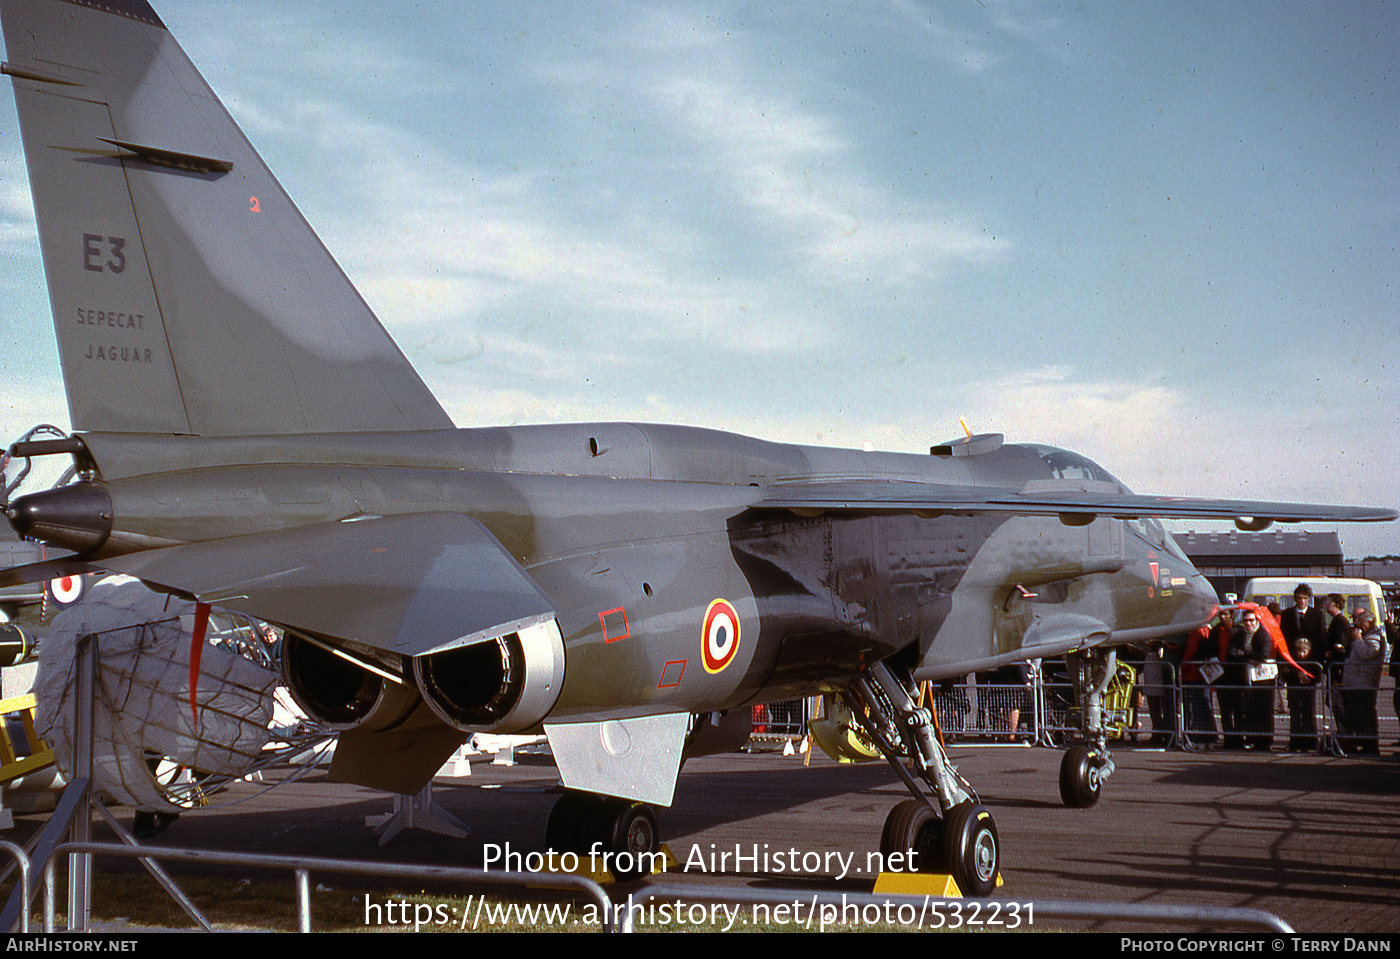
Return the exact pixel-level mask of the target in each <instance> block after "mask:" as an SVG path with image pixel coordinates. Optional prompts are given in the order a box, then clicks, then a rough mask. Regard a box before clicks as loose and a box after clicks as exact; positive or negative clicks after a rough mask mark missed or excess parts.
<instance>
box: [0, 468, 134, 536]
mask: <svg viewBox="0 0 1400 959" xmlns="http://www.w3.org/2000/svg"><path fill="white" fill-rule="evenodd" d="M5 516H6V517H8V518H9V520H10V525H11V526H12V527H14V530H15V532H16V533H18V534H19V535H20V536H22V537H24V538H25V539H33V540H38V541H40V542H42V543H48V544H49V545H50V546H58V547H61V548H63V549H71V550H72V551H73V552H75V553H92V552H96V551H97V550H98V549H101V548H102V546H103V544H104V543H106V542H107V537H109V536H110V535H111V533H112V498H111V496H109V495H108V494H107V491H106V490H105V489H103V488H102V487H101V486H99V485H97V484H96V483H72V484H70V485H68V486H60V487H59V488H58V489H50V490H42V491H41V492H38V493H30V494H28V495H27V496H21V497H20V498H19V499H17V500H15V501H14V502H13V503H10V504H9V505H8V506H7V507H5Z"/></svg>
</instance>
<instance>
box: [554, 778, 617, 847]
mask: <svg viewBox="0 0 1400 959" xmlns="http://www.w3.org/2000/svg"><path fill="white" fill-rule="evenodd" d="M604 801H605V800H604V799H603V797H602V796H598V795H595V794H594V793H584V792H574V791H572V790H566V791H565V793H564V795H562V796H560V797H559V799H558V801H557V802H555V804H554V808H553V809H551V810H550V811H549V821H548V822H547V823H546V824H545V827H544V842H545V845H546V846H547V847H549V848H550V849H553V850H556V851H558V852H576V853H584V852H587V851H588V847H589V846H590V845H592V843H593V842H594V840H595V839H596V840H599V841H602V840H603V837H602V836H599V835H595V834H594V833H595V831H596V827H595V824H596V822H597V820H598V818H599V817H598V809H599V807H601V806H602V805H603V803H604Z"/></svg>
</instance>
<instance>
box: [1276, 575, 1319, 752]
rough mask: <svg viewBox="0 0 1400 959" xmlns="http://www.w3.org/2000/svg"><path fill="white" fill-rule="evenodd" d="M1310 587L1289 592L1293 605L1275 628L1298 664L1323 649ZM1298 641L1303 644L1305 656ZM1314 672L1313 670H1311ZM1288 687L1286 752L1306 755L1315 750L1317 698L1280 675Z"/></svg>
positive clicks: (1298, 681)
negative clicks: (1303, 642)
mask: <svg viewBox="0 0 1400 959" xmlns="http://www.w3.org/2000/svg"><path fill="white" fill-rule="evenodd" d="M1312 598H1313V594H1312V587H1311V586H1309V585H1308V584H1307V583H1299V584H1298V588H1297V589H1295V590H1294V591H1293V605H1292V606H1290V607H1288V608H1287V609H1285V610H1284V611H1283V614H1282V616H1281V617H1280V621H1279V625H1280V626H1282V627H1283V638H1284V640H1285V641H1287V643H1288V654H1289V655H1290V656H1292V657H1293V658H1294V659H1295V660H1297V661H1298V662H1299V663H1306V662H1307V661H1308V660H1315V659H1316V657H1314V656H1313V655H1312V653H1313V651H1314V650H1320V649H1322V648H1323V645H1324V643H1325V640H1326V638H1327V624H1326V622H1325V621H1324V619H1323V616H1322V613H1321V611H1319V610H1316V609H1313V608H1312ZM1301 641H1306V646H1307V652H1303V651H1302V647H1301V645H1300V643H1301ZM1314 668H1316V667H1314ZM1284 680H1285V682H1287V683H1288V749H1289V751H1290V752H1300V753H1310V752H1314V751H1316V749H1317V713H1316V706H1315V704H1316V701H1317V698H1316V696H1315V695H1314V694H1313V689H1314V687H1313V686H1312V685H1311V684H1309V683H1307V682H1305V681H1304V680H1303V679H1302V677H1300V676H1297V675H1293V671H1292V670H1289V671H1288V672H1287V673H1285V675H1284Z"/></svg>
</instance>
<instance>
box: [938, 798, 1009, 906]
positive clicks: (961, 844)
mask: <svg viewBox="0 0 1400 959" xmlns="http://www.w3.org/2000/svg"><path fill="white" fill-rule="evenodd" d="M943 837H944V850H945V853H946V855H947V857H948V858H947V860H946V861H947V866H948V871H949V872H950V873H952V875H953V879H955V880H956V881H957V883H958V888H959V889H961V890H962V892H963V895H965V896H990V895H991V894H992V893H993V892H994V891H995V890H996V887H997V873H998V871H999V870H1000V869H1001V844H1000V842H998V840H997V826H996V823H995V822H993V821H992V814H991V813H990V812H988V811H987V809H986V808H985V807H984V806H979V805H978V804H977V803H973V802H965V803H962V804H961V805H958V806H954V807H953V808H952V809H951V810H949V812H948V821H947V823H946V825H945V826H944V832H943Z"/></svg>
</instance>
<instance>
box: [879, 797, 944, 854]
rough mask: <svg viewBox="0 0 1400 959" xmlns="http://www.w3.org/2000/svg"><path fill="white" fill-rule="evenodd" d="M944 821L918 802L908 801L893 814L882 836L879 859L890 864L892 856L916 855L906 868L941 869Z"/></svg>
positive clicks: (926, 805) (901, 804)
mask: <svg viewBox="0 0 1400 959" xmlns="http://www.w3.org/2000/svg"><path fill="white" fill-rule="evenodd" d="M942 849H943V820H941V819H939V818H938V815H937V814H936V813H934V811H933V810H932V809H930V808H929V805H928V803H926V802H921V801H920V800H918V799H906V800H904V802H902V803H900V804H898V805H897V806H895V807H894V808H893V809H891V810H890V814H889V815H888V816H886V817H885V828H884V830H882V831H881V833H880V855H881V857H882V858H883V859H884V860H885V861H886V862H888V861H889V858H890V856H891V855H894V854H899V855H901V856H903V855H907V854H909V853H910V852H912V853H913V854H914V859H913V860H912V861H908V862H906V866H907V867H908V868H910V869H914V870H917V871H918V872H934V871H936V870H938V869H941V868H942V861H943V857H942V855H941V853H942Z"/></svg>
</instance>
